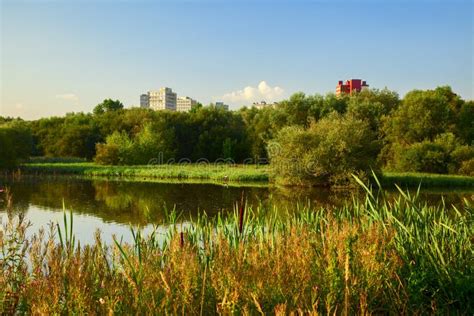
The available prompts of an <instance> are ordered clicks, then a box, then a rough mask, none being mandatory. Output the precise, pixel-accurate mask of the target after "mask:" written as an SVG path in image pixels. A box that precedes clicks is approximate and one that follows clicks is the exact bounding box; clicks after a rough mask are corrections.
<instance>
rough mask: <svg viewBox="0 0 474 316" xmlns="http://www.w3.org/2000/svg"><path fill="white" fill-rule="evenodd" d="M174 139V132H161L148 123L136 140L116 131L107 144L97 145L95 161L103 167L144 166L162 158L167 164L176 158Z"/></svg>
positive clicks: (136, 136) (108, 138) (107, 140)
mask: <svg viewBox="0 0 474 316" xmlns="http://www.w3.org/2000/svg"><path fill="white" fill-rule="evenodd" d="M173 139H174V133H173V130H164V131H160V130H158V129H157V128H156V127H154V126H153V125H152V124H148V123H147V124H145V125H144V127H143V129H142V130H141V131H140V132H138V133H137V135H135V137H134V138H130V137H129V136H128V134H127V133H125V132H124V131H122V132H117V131H116V132H114V133H113V134H112V135H110V136H108V137H107V139H106V142H105V144H97V146H96V151H97V154H96V157H95V161H96V162H97V163H99V164H103V165H133V164H137V165H139V164H142V165H143V164H147V163H149V162H150V160H151V159H157V158H161V159H162V161H161V162H165V161H166V160H168V159H170V158H172V157H174V154H175V151H174V150H173V144H172V143H173ZM157 161H159V160H157Z"/></svg>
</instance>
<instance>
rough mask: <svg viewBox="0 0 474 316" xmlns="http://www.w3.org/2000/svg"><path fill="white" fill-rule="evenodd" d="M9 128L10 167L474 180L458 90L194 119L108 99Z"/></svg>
mask: <svg viewBox="0 0 474 316" xmlns="http://www.w3.org/2000/svg"><path fill="white" fill-rule="evenodd" d="M0 126H1V130H0V131H1V132H0V133H1V134H0V135H1V136H0V146H1V147H0V148H1V150H2V160H1V164H2V165H3V166H11V165H13V164H15V163H16V162H18V161H19V160H20V159H24V158H27V157H28V156H50V157H81V158H86V159H88V160H95V161H96V162H98V163H101V164H146V163H149V162H150V160H152V159H153V160H152V161H154V162H155V163H156V162H166V161H168V160H169V159H172V160H174V161H180V160H183V159H186V160H189V161H193V162H195V161H198V160H200V159H206V160H208V161H215V160H216V159H220V158H223V159H232V160H233V161H235V162H236V163H242V162H248V161H250V160H249V159H248V158H251V159H252V161H253V162H258V161H265V159H267V158H269V159H270V160H271V163H272V165H273V166H274V168H273V170H274V175H275V178H276V179H277V180H278V179H280V180H281V181H280V182H286V183H303V182H308V183H311V184H315V183H318V184H328V183H341V182H346V181H347V179H348V176H349V175H350V174H351V173H357V174H359V175H361V176H363V175H367V174H368V172H369V171H370V170H374V171H377V170H380V169H381V168H384V169H388V170H394V171H421V172H436V173H453V174H456V173H460V174H467V175H474V147H473V140H474V102H473V101H465V100H463V99H461V98H460V97H459V96H458V95H456V94H455V93H454V92H453V91H452V90H451V88H450V87H438V88H436V89H434V90H424V91H421V90H414V91H411V92H409V93H407V94H406V95H405V97H404V98H403V99H400V98H399V96H398V94H397V93H395V92H393V91H390V90H387V89H384V90H365V91H362V92H360V93H357V94H355V95H352V96H344V97H336V96H335V95H334V94H328V95H326V96H321V95H305V94H303V93H296V94H294V95H292V96H291V97H290V98H289V99H288V100H285V101H282V102H280V103H279V104H278V105H277V106H276V107H275V108H273V107H269V108H265V109H261V110H258V109H256V108H247V107H244V108H242V109H240V110H239V111H226V110H224V109H219V108H215V107H213V106H206V107H202V106H198V107H196V108H194V109H193V110H192V111H191V112H189V113H182V112H170V111H153V110H149V109H140V108H132V109H124V108H123V105H122V104H121V103H120V102H119V101H113V100H105V101H104V102H103V103H101V104H99V105H97V106H96V108H95V109H94V111H93V112H92V113H72V114H67V115H66V116H64V117H51V118H43V119H39V120H35V121H21V120H18V119H15V120H13V119H5V118H1V119H0ZM17 137H22V140H21V141H18V140H17ZM20 144H21V145H20ZM18 147H21V148H18ZM27 147H28V148H29V149H28V150H27V149H26V148H27ZM7 152H8V155H5V154H4V153H7ZM28 153H29V154H28Z"/></svg>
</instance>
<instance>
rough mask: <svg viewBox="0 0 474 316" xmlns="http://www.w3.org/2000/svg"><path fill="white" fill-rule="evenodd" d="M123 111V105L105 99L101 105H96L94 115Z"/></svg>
mask: <svg viewBox="0 0 474 316" xmlns="http://www.w3.org/2000/svg"><path fill="white" fill-rule="evenodd" d="M122 109H123V104H122V102H120V101H119V100H115V101H114V100H112V99H105V100H104V101H102V103H99V104H97V105H96V107H95V108H94V110H93V113H94V114H96V115H97V114H104V113H105V112H112V111H118V110H122Z"/></svg>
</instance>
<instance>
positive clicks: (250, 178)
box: [20, 162, 269, 182]
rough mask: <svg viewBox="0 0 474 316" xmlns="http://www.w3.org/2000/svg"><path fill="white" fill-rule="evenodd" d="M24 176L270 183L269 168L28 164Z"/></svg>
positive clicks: (196, 165) (22, 168)
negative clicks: (60, 175) (79, 176)
mask: <svg viewBox="0 0 474 316" xmlns="http://www.w3.org/2000/svg"><path fill="white" fill-rule="evenodd" d="M20 170H21V172H22V173H24V174H30V175H31V174H33V175H35V174H41V175H44V174H47V175H51V174H53V175H54V174H56V175H58V174H63V175H82V176H90V177H112V178H117V177H122V178H127V179H133V178H136V179H140V180H153V179H157V180H162V179H175V180H192V179H194V180H213V181H219V182H232V181H233V182H268V181H269V176H268V166H263V165H232V166H230V165H219V164H187V165H145V166H103V165H98V164H95V163H92V162H84V163H28V164H24V165H22V166H21V167H20Z"/></svg>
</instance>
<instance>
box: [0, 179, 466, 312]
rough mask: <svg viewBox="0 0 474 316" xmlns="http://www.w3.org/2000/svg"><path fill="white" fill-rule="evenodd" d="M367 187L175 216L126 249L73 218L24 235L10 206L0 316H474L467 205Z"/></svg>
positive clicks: (0, 246) (2, 245) (1, 244)
mask: <svg viewBox="0 0 474 316" xmlns="http://www.w3.org/2000/svg"><path fill="white" fill-rule="evenodd" d="M361 185H362V186H363V184H361ZM366 190H367V195H366V199H365V200H364V201H363V202H359V201H357V200H354V201H353V202H352V203H348V204H346V205H345V206H343V207H339V208H336V209H313V208H310V207H308V206H303V207H301V206H300V207H296V208H297V210H296V211H295V212H291V213H285V212H278V210H276V209H275V208H271V207H270V208H269V209H260V208H257V209H252V208H249V207H245V206H243V205H242V204H240V207H236V208H235V210H234V212H233V213H231V215H229V216H224V215H220V216H217V217H212V218H211V217H208V216H206V215H205V214H202V215H201V216H200V217H198V218H197V219H195V220H191V221H189V222H188V223H187V224H186V225H182V224H181V223H180V221H179V220H178V216H177V214H176V213H174V212H172V213H171V214H169V215H168V220H167V222H166V225H165V226H162V227H161V230H160V229H158V228H157V229H155V230H154V231H153V232H152V233H150V235H148V236H144V234H143V232H142V231H140V230H132V233H133V242H132V243H131V244H125V243H122V242H121V241H120V236H118V237H117V238H114V240H115V244H113V245H104V244H103V242H102V240H101V238H100V235H99V234H97V235H96V242H95V244H93V245H88V246H85V247H84V246H82V247H81V246H79V245H78V244H77V242H76V241H75V238H74V225H73V216H72V213H71V215H70V216H69V219H68V216H67V215H66V213H65V214H64V220H63V221H61V223H58V224H57V226H56V227H54V226H52V228H51V232H50V236H49V237H48V236H47V234H44V232H43V233H40V234H39V235H37V236H35V237H33V238H27V237H26V234H25V230H26V229H27V226H28V225H27V223H26V222H25V220H24V218H23V217H22V216H21V215H20V216H19V217H17V218H15V216H14V215H13V210H10V211H9V212H8V214H9V216H8V221H7V223H5V226H4V230H3V232H2V238H1V239H0V250H1V253H2V255H1V256H0V267H1V268H2V271H3V274H2V275H0V289H1V290H0V303H1V304H0V314H12V315H13V314H65V315H67V314H101V315H103V314H126V315H146V314H152V313H157V314H183V315H210V314H225V315H230V314H237V315H240V314H247V315H257V314H277V315H288V314H290V313H292V312H293V313H294V314H303V313H305V314H314V315H316V314H330V315H333V314H343V315H357V314H363V315H368V314H387V315H391V314H393V315H398V314H401V315H407V314H408V315H412V314H415V315H419V314H454V315H462V314H466V315H472V313H473V312H474V305H473V301H472V295H473V293H474V282H473V280H474V265H473V264H472V262H473V260H474V255H473V252H472V232H473V209H472V206H471V205H469V202H468V201H465V205H464V207H463V208H462V209H457V208H455V207H454V206H446V205H444V204H440V205H438V206H427V205H426V204H424V202H423V201H422V200H420V199H419V196H418V195H417V194H415V195H410V194H409V193H408V192H405V191H401V190H400V192H399V196H398V197H397V198H396V199H394V200H393V199H390V200H387V199H385V195H384V192H383V191H377V193H376V192H372V191H370V190H369V189H366ZM7 200H10V198H9V197H8V194H7ZM58 239H59V241H58ZM28 260H31V261H30V262H28Z"/></svg>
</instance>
